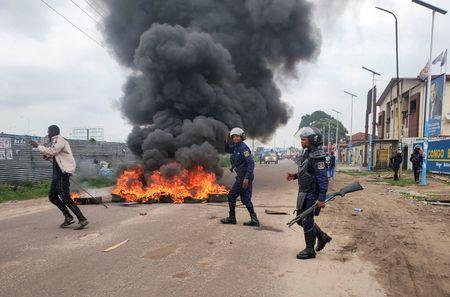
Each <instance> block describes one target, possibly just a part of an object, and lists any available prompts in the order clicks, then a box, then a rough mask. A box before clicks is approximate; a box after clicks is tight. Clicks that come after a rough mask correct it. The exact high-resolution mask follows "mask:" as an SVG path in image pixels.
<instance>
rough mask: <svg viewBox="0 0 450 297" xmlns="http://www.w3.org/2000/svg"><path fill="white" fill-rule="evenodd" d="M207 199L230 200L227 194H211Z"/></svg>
mask: <svg viewBox="0 0 450 297" xmlns="http://www.w3.org/2000/svg"><path fill="white" fill-rule="evenodd" d="M207 201H208V202H209V203H224V202H228V198H227V194H209V195H208V199H207Z"/></svg>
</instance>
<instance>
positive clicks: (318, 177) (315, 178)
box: [286, 127, 332, 260]
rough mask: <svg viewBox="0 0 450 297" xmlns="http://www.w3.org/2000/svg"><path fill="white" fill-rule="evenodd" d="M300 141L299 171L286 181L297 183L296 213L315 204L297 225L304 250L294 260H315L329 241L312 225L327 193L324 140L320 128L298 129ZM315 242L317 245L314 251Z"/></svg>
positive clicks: (288, 176) (324, 234)
mask: <svg viewBox="0 0 450 297" xmlns="http://www.w3.org/2000/svg"><path fill="white" fill-rule="evenodd" d="M300 139H301V145H302V147H303V148H304V151H303V155H302V156H301V159H300V162H299V166H298V171H297V173H288V174H287V176H286V179H287V180H288V181H292V180H297V181H298V187H299V189H298V195H297V209H296V212H297V213H301V212H303V211H305V210H306V209H308V208H310V207H311V206H313V205H316V211H315V212H314V213H311V214H309V215H308V216H306V217H305V218H304V219H303V220H301V221H299V222H298V224H299V225H300V226H302V227H303V233H304V236H305V243H306V248H305V249H304V250H302V251H301V252H300V253H299V254H298V255H297V259H301V260H305V259H311V258H315V257H316V251H317V252H318V251H321V250H322V249H323V248H324V247H325V245H326V244H327V243H328V242H330V241H331V239H332V238H331V237H330V236H328V234H326V233H325V232H323V231H322V230H321V229H320V227H319V226H318V225H317V224H316V223H315V222H314V216H318V215H319V213H320V209H321V208H322V207H325V202H324V201H325V198H326V194H327V191H328V178H327V170H326V165H325V152H324V151H323V150H322V148H321V146H322V143H323V137H322V134H321V133H320V130H319V129H317V128H315V127H305V128H302V130H300ZM316 239H317V246H316V249H315V250H314V246H315V244H316Z"/></svg>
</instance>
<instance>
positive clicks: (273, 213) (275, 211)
mask: <svg viewBox="0 0 450 297" xmlns="http://www.w3.org/2000/svg"><path fill="white" fill-rule="evenodd" d="M264 212H265V213H266V214H268V215H289V214H288V213H287V212H285V211H277V210H271V209H266V210H264Z"/></svg>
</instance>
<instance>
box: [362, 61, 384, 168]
mask: <svg viewBox="0 0 450 297" xmlns="http://www.w3.org/2000/svg"><path fill="white" fill-rule="evenodd" d="M362 69H364V70H366V71H369V72H370V73H372V98H371V102H372V106H373V107H372V133H369V149H368V154H367V155H368V160H367V170H369V171H371V170H372V153H373V152H372V151H373V136H374V134H375V127H376V118H375V117H376V115H375V111H376V106H375V99H376V98H375V75H379V76H381V74H379V73H378V72H375V71H373V70H371V69H369V68H367V67H364V66H363V67H362Z"/></svg>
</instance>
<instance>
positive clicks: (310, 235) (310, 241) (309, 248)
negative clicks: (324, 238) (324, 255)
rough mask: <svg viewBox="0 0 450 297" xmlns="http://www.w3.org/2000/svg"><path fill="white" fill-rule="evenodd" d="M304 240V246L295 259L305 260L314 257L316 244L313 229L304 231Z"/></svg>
mask: <svg viewBox="0 0 450 297" xmlns="http://www.w3.org/2000/svg"><path fill="white" fill-rule="evenodd" d="M305 242H306V248H305V249H304V250H303V251H301V252H300V253H298V255H297V259H300V260H306V259H312V258H315V257H316V252H315V251H314V245H315V244H316V235H315V234H314V231H313V230H310V231H308V232H305Z"/></svg>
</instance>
